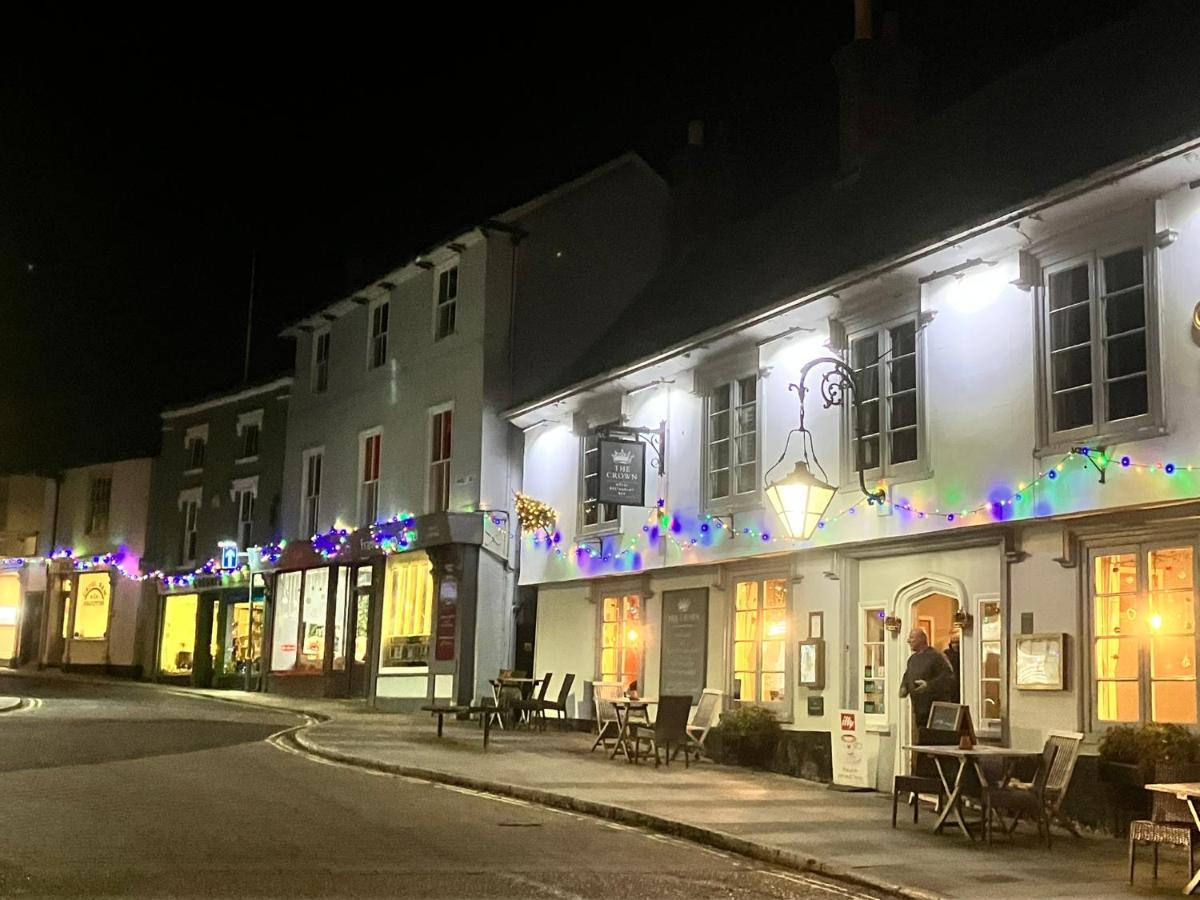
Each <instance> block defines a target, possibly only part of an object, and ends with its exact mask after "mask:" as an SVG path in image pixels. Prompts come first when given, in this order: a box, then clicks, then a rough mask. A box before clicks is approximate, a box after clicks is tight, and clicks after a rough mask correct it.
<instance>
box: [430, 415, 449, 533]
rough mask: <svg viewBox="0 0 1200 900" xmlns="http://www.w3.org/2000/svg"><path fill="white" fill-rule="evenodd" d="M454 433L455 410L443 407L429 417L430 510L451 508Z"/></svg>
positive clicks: (442, 510) (437, 510)
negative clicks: (451, 467) (451, 461)
mask: <svg viewBox="0 0 1200 900" xmlns="http://www.w3.org/2000/svg"><path fill="white" fill-rule="evenodd" d="M453 435H454V410H453V409H441V410H437V411H436V412H433V413H430V417H429V511H430V512H444V511H445V510H447V509H449V508H450V453H451V450H452V444H453Z"/></svg>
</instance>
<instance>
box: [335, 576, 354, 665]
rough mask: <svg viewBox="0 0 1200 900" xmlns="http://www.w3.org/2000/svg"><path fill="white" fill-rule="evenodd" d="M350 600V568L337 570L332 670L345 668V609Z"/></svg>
mask: <svg viewBox="0 0 1200 900" xmlns="http://www.w3.org/2000/svg"><path fill="white" fill-rule="evenodd" d="M349 599H350V567H349V566H341V567H339V568H338V582H337V600H336V601H335V604H334V610H333V668H334V669H335V670H338V671H341V670H342V669H345V668H346V644H345V640H346V607H347V606H348V605H349Z"/></svg>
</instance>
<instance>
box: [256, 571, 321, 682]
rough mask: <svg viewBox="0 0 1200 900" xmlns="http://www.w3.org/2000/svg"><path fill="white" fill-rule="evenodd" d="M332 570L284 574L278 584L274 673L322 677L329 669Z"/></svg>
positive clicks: (277, 579)
mask: <svg viewBox="0 0 1200 900" xmlns="http://www.w3.org/2000/svg"><path fill="white" fill-rule="evenodd" d="M331 571H332V570H331V568H330V567H321V568H316V569H308V570H306V571H304V572H284V573H283V574H281V575H279V577H278V578H276V581H275V624H274V628H273V630H272V636H271V671H272V672H288V671H296V672H306V673H315V674H320V673H321V672H323V671H324V668H325V620H326V616H327V614H328V610H329V578H330V572H331Z"/></svg>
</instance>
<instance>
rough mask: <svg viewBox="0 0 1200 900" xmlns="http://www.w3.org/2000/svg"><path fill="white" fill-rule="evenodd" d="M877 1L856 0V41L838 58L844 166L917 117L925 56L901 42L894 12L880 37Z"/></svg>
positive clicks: (854, 165)
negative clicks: (876, 28) (875, 11)
mask: <svg viewBox="0 0 1200 900" xmlns="http://www.w3.org/2000/svg"><path fill="white" fill-rule="evenodd" d="M872 13H873V9H872V0H854V41H853V42H852V43H850V44H847V45H846V46H845V47H842V48H841V49H840V50H838V51H837V53H835V54H834V57H833V67H834V70H835V71H836V72H837V79H838V99H839V105H840V116H839V118H840V131H841V142H840V146H841V159H840V163H841V170H842V172H843V173H849V172H852V171H853V170H855V169H857V168H858V166H859V164H860V163H861V162H862V160H863V158H864V157H866V156H867V155H869V154H870V153H871V151H872V150H874V149H875V148H877V147H878V146H880V145H881V144H883V143H884V142H885V141H886V140H887V139H889V138H891V137H894V136H895V135H896V134H898V133H900V132H902V131H904V130H905V129H907V128H908V127H909V126H911V125H912V124H914V123H915V122H916V121H917V90H918V70H919V64H920V57H919V55H918V54H917V52H916V51H915V50H914V49H912V48H910V47H906V46H904V45H903V44H902V43H901V42H900V21H899V17H898V15H897V14H896V13H895V12H894V11H890V12H888V13H887V14H885V15H884V17H883V27H882V29H881V31H882V34H881V35H880V36H879V37H876V36H875V31H874V18H873V15H872Z"/></svg>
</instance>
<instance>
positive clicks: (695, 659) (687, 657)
mask: <svg viewBox="0 0 1200 900" xmlns="http://www.w3.org/2000/svg"><path fill="white" fill-rule="evenodd" d="M662 598H663V600H662V603H663V615H662V640H661V641H660V644H661V646H662V660H661V662H660V668H659V688H658V692H659V695H660V696H663V695H673V694H687V695H688V696H690V697H691V698H692V703H698V702H700V693H701V692H702V691H703V690H704V682H705V680H706V678H705V676H706V674H707V669H708V588H692V589H690V590H686V591H663V595H662Z"/></svg>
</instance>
